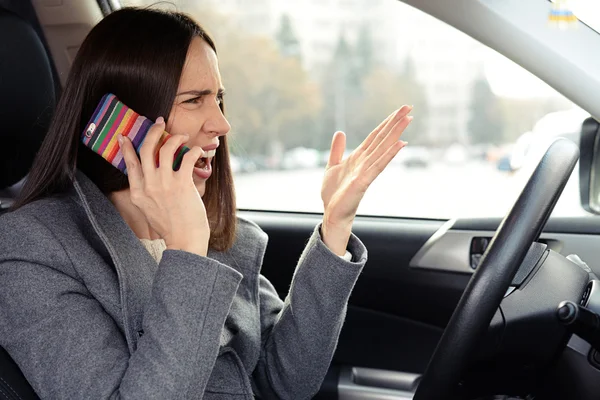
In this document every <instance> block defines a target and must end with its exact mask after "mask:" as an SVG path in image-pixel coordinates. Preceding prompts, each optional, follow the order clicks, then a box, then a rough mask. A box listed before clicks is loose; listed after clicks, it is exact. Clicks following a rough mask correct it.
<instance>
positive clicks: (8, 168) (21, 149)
mask: <svg viewBox="0 0 600 400" xmlns="http://www.w3.org/2000/svg"><path fill="white" fill-rule="evenodd" d="M54 88H55V85H54V80H53V78H52V69H51V67H50V62H49V60H48V56H47V55H46V50H45V48H44V46H43V44H42V42H41V41H40V38H39V37H38V35H37V34H36V32H35V30H34V29H33V28H32V27H31V26H30V25H29V23H27V22H26V21H25V20H23V19H21V18H19V17H18V16H17V15H15V14H13V13H10V12H8V11H6V10H4V9H2V7H1V6H0V201H2V199H3V201H2V202H1V203H0V209H5V208H6V206H7V205H8V203H10V199H11V198H13V197H14V196H15V195H16V194H17V192H18V183H19V182H20V181H21V180H22V179H23V178H24V177H25V175H26V174H27V171H28V170H29V168H30V167H31V164H32V162H33V158H34V157H35V154H36V152H37V151H38V149H39V147H40V144H41V142H42V140H43V138H44V135H45V134H46V131H47V129H48V124H49V122H50V118H51V116H52V113H53V111H54V105H55V91H54ZM15 185H17V186H16V187H15ZM0 382H1V381H0Z"/></svg>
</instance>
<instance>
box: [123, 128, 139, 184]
mask: <svg viewBox="0 0 600 400" xmlns="http://www.w3.org/2000/svg"><path fill="white" fill-rule="evenodd" d="M117 141H118V142H119V147H120V148H121V152H122V153H123V159H124V160H125V166H126V167H127V179H128V180H129V187H130V188H132V189H137V188H141V187H142V179H143V178H144V175H143V174H142V168H141V165H140V160H139V159H138V156H137V154H136V153H135V149H134V148H133V144H132V143H131V140H129V138H128V137H123V136H122V135H121V134H119V135H118V136H117Z"/></svg>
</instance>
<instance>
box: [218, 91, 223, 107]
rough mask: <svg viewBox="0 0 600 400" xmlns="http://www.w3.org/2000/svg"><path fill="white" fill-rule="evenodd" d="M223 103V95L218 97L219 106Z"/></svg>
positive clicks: (220, 94)
mask: <svg viewBox="0 0 600 400" xmlns="http://www.w3.org/2000/svg"><path fill="white" fill-rule="evenodd" d="M221 103H223V93H219V94H218V95H217V104H218V105H221Z"/></svg>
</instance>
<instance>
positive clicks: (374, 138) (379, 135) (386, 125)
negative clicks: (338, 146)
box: [361, 106, 413, 153]
mask: <svg viewBox="0 0 600 400" xmlns="http://www.w3.org/2000/svg"><path fill="white" fill-rule="evenodd" d="M412 109H413V107H412V106H402V107H400V108H399V109H398V110H396V112H394V113H392V114H391V115H390V116H389V117H387V118H386V119H385V120H384V121H383V122H382V123H381V124H379V126H378V127H377V128H376V129H375V131H373V132H371V134H370V135H369V137H367V140H368V145H367V146H365V148H364V150H365V152H367V153H368V152H370V151H373V150H374V149H376V148H377V146H379V144H380V143H381V142H382V141H383V140H384V139H385V138H386V137H387V136H388V133H389V132H390V130H391V129H392V127H393V126H394V125H395V124H396V123H397V122H398V121H400V120H402V118H404V117H406V116H407V115H408V113H410V112H411V111H412ZM369 138H370V139H369ZM367 140H365V142H366V141H367ZM361 146H362V145H361Z"/></svg>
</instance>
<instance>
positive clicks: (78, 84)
mask: <svg viewBox="0 0 600 400" xmlns="http://www.w3.org/2000/svg"><path fill="white" fill-rule="evenodd" d="M195 37H200V38H201V39H203V40H204V41H205V42H206V43H207V44H208V45H209V46H210V47H211V48H212V49H213V50H214V51H215V53H216V47H215V44H214V42H213V40H212V39H211V38H210V36H209V35H208V34H207V33H206V31H205V30H204V29H202V27H200V26H199V25H198V24H197V23H196V22H195V21H194V20H193V19H191V18H190V17H188V16H187V15H185V14H182V13H179V12H172V11H161V10H156V9H149V8H123V9H121V10H118V11H115V12H113V13H111V14H109V15H108V16H107V17H106V18H104V19H103V20H102V21H100V22H99V23H98V24H97V25H96V26H95V27H94V28H93V29H92V30H91V31H90V33H89V34H88V36H87V37H86V39H85V41H84V42H83V44H82V45H81V48H80V49H79V51H78V53H77V56H76V57H75V60H74V62H73V65H72V67H71V71H70V72H69V77H68V79H67V82H66V85H65V88H64V90H63V93H62V96H61V99H60V101H59V102H58V105H57V107H56V111H55V114H54V117H53V119H52V122H51V124H50V128H49V130H48V134H47V135H46V137H45V139H44V141H43V143H42V146H41V148H40V150H39V152H38V154H37V156H36V158H35V161H34V163H33V166H32V168H31V170H30V172H29V176H28V178H27V181H26V182H25V185H24V187H23V190H22V191H21V193H20V196H19V198H18V199H17V201H16V203H15V205H14V207H13V209H17V208H19V207H22V206H24V205H26V204H28V203H31V202H33V201H35V200H38V199H41V198H44V197H47V196H52V195H56V194H60V193H64V192H66V191H67V190H69V188H70V187H71V186H72V184H73V179H74V177H75V171H76V169H80V170H81V171H82V172H84V173H85V174H86V175H87V176H88V177H89V178H90V179H91V180H92V181H93V182H94V183H95V184H96V186H98V188H99V189H100V190H101V191H102V192H103V193H104V194H109V193H111V192H114V191H118V190H122V189H125V188H127V187H129V183H128V181H127V176H125V175H124V174H123V173H122V172H121V171H119V170H118V169H117V168H115V167H113V166H112V165H111V164H110V163H108V162H106V161H105V160H104V159H103V158H102V157H100V156H99V155H97V154H96V153H94V152H92V151H91V150H90V149H88V148H87V147H86V146H84V145H83V144H82V143H81V141H80V135H81V132H82V130H83V128H84V126H85V124H86V123H87V121H88V120H89V119H90V117H91V116H92V113H93V111H94V109H95V107H96V105H97V104H98V102H99V101H100V99H101V97H102V96H103V95H104V94H105V93H114V94H115V95H116V96H117V97H118V98H119V99H120V100H121V101H122V102H123V103H125V104H127V105H128V106H129V107H131V108H132V109H134V110H135V111H136V112H138V113H140V114H141V115H144V116H146V117H148V118H150V119H152V120H154V119H156V118H158V117H159V116H163V117H164V118H168V116H169V114H170V111H171V107H172V106H173V102H174V99H175V95H176V92H177V87H178V84H179V79H180V77H181V72H182V70H183V66H184V63H185V60H186V56H187V51H188V48H189V45H190V42H191V41H192V39H193V38H195ZM221 110H222V111H223V105H222V103H221ZM219 140H220V141H221V145H220V146H219V147H218V149H217V154H216V157H215V159H214V161H213V175H212V177H211V179H209V180H208V181H207V182H206V191H205V194H204V196H203V198H202V199H203V201H204V204H205V206H206V210H207V213H208V217H209V221H210V228H211V238H210V247H211V248H214V249H216V250H226V249H228V248H229V247H231V245H232V244H233V241H234V238H235V210H236V206H235V196H234V189H233V178H232V173H231V168H230V165H229V150H228V147H227V139H226V137H225V136H221V137H220V138H219Z"/></svg>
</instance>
